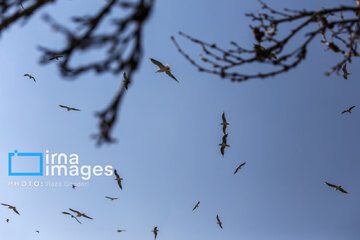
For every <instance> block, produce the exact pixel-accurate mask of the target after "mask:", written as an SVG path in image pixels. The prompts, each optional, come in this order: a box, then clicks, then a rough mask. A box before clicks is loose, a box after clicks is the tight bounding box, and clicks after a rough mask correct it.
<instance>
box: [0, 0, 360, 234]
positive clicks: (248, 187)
mask: <svg viewBox="0 0 360 240" xmlns="http://www.w3.org/2000/svg"><path fill="white" fill-rule="evenodd" d="M84 2H85V1H74V0H73V1H70V0H69V1H61V3H58V4H56V5H54V6H51V7H49V8H47V9H46V11H42V12H41V13H40V14H38V15H37V16H36V17H35V18H33V19H32V20H31V21H30V22H28V23H27V24H25V25H24V26H21V24H18V25H17V26H14V27H12V28H11V29H9V30H6V32H4V33H3V34H2V35H1V38H0V73H1V75H0V76H1V87H0V108H1V111H0V122H1V124H0V133H1V140H0V142H1V144H0V153H1V159H2V160H1V164H0V192H1V194H0V202H2V203H9V204H13V205H15V206H17V208H18V210H19V211H20V213H21V216H17V215H15V214H14V213H12V212H11V211H10V210H8V209H6V208H5V207H2V206H1V207H0V230H1V234H2V236H3V238H4V239H7V240H18V239H53V240H60V239H70V240H71V239H74V240H75V239H88V240H92V239H99V238H106V239H108V238H109V239H110V238H115V239H129V240H132V239H153V235H152V233H151V230H152V228H153V227H154V226H158V227H159V230H160V232H159V236H158V239H159V240H161V239H173V240H180V239H189V240H190V239H209V240H212V239H229V240H232V239H234V240H235V239H239V238H241V239H249V240H258V239H259V240H262V239H267V240H269V239H270V240H271V239H274V240H275V239H276V240H282V239H284V240H285V239H294V240H296V239H319V240H321V239H324V240H325V239H326V240H332V239H334V240H335V239H346V240H347V239H349V240H352V239H358V238H359V236H360V230H359V227H358V224H357V223H358V219H359V215H360V208H359V207H358V203H359V201H360V190H359V188H358V187H357V183H359V180H360V175H359V169H360V162H359V161H358V159H359V156H360V148H358V145H359V143H360V128H359V126H358V123H359V120H360V114H359V111H358V110H359V109H357V108H355V109H354V111H353V114H352V115H351V116H350V115H341V114H340V112H341V111H342V110H343V109H345V108H348V107H349V106H351V105H358V104H359V102H360V98H359V94H358V89H359V87H360V83H359V82H358V81H356V80H357V78H358V76H359V74H360V71H359V68H358V67H357V66H358V65H359V60H354V61H353V63H352V64H350V65H348V70H349V71H350V72H351V73H352V75H351V76H350V78H349V80H348V81H345V80H343V79H342V78H341V77H340V76H336V75H333V76H330V77H325V76H324V74H323V73H324V72H325V71H326V70H327V69H328V68H329V67H330V66H332V64H333V63H335V61H336V60H338V57H337V56H335V55H333V54H332V53H330V52H325V51H323V46H322V45H321V44H320V43H318V42H314V43H313V44H312V45H311V46H310V49H311V51H310V52H309V56H308V59H307V61H306V62H304V63H303V64H302V65H300V66H299V67H298V68H297V69H295V70H294V71H291V72H290V73H287V74H284V75H280V76H277V77H275V78H271V79H267V80H251V81H248V82H244V83H241V84H239V83H231V82H228V81H226V80H222V79H220V78H218V77H216V76H212V75H207V74H204V73H199V72H197V71H196V69H195V68H193V67H192V66H191V65H190V64H189V63H188V62H187V61H186V60H185V59H184V58H183V57H182V56H181V55H180V54H179V53H178V52H177V50H176V49H175V47H174V45H173V44H172V42H171V41H170V36H171V35H176V33H177V32H178V31H183V32H185V33H188V34H190V35H192V36H194V37H198V38H200V39H203V40H206V41H208V42H216V43H218V44H221V45H223V46H227V44H228V43H229V41H230V40H234V41H237V42H239V43H240V44H243V45H248V46H249V45H251V44H253V35H252V33H251V31H250V30H249V28H248V25H249V24H251V22H250V21H249V19H247V18H246V17H245V16H244V14H245V13H246V12H251V11H256V10H257V9H259V5H258V3H257V2H256V1H238V0H228V1H215V0H207V1H203V0H196V1H181V0H172V1H166V0H157V1H156V5H155V8H154V12H153V14H152V16H151V18H150V21H149V22H148V23H147V24H146V27H145V39H144V49H145V52H144V57H143V61H142V63H141V65H140V70H139V71H138V72H137V73H136V75H135V76H134V77H135V78H134V82H135V83H134V84H133V85H131V87H130V89H129V91H128V92H127V94H126V97H125V101H124V104H123V105H122V108H121V115H120V118H119V121H118V123H117V125H116V128H115V130H114V136H115V137H117V138H118V139H119V142H118V143H117V144H114V145H109V146H103V147H101V148H97V147H95V144H94V142H93V141H92V140H91V139H90V138H89V135H90V134H92V133H96V131H97V119H96V118H95V117H94V113H95V112H96V111H99V110H102V109H103V108H105V107H106V106H107V104H108V103H109V102H110V101H111V99H112V97H113V96H114V94H115V93H116V91H117V89H118V88H119V85H120V83H121V80H122V79H121V76H116V77H114V76H111V75H104V76H98V75H94V74H92V73H88V74H85V75H83V76H81V77H79V78H77V79H76V80H69V79H63V78H62V77H61V76H60V75H59V73H58V72H57V69H56V67H55V65H47V66H40V65H39V64H38V59H39V56H40V53H39V52H38V50H37V48H36V47H37V46H39V45H46V46H56V45H58V44H61V43H62V39H61V36H59V35H57V34H56V33H54V32H52V31H51V29H50V28H49V27H48V26H47V25H46V24H45V23H43V22H42V20H41V15H42V14H43V13H45V12H47V13H50V14H51V15H53V16H54V17H55V18H57V19H60V20H61V21H66V19H68V17H69V16H71V15H74V14H79V13H86V12H92V11H93V10H94V9H97V7H99V6H101V5H102V4H103V1H100V0H97V1H95V0H93V1H89V2H88V1H86V2H87V4H86V5H85V4H84ZM267 2H268V3H271V4H272V6H273V7H275V8H283V7H289V8H290V7H292V8H300V9H302V8H308V9H310V8H311V9H318V8H321V7H322V6H328V1H325V0H321V1H316V2H315V1H305V2H300V1H295V0H291V1H284V0H276V1H271V2H270V1H267ZM338 2H340V1H334V2H333V3H332V4H336V3H338ZM352 2H353V1H350V0H347V1H346V3H349V4H352ZM342 3H343V1H342ZM179 40H180V43H181V44H182V46H184V48H185V49H187V50H188V51H195V50H196V51H198V49H197V48H196V47H195V46H194V45H192V44H190V43H189V42H186V41H184V40H182V39H179ZM195 54H197V52H196V53H195ZM92 57H96V55H95V54H94V55H92ZM150 57H152V58H155V59H158V60H160V61H162V62H164V63H169V64H170V65H171V66H172V67H173V73H174V75H175V76H176V77H177V78H178V79H179V80H180V82H181V83H180V84H177V83H176V82H175V81H173V80H171V79H170V78H169V77H168V76H166V75H164V74H155V73H154V72H155V71H156V67H155V66H154V65H153V64H151V62H150V61H149V60H148V58H150ZM244 70H245V71H246V69H244ZM25 73H30V74H32V75H34V76H35V77H36V79H37V83H36V84H34V83H33V82H32V81H30V80H29V79H27V78H25V77H23V75H24V74H25ZM59 104H63V105H71V106H74V107H78V108H80V109H82V111H81V112H66V111H64V110H63V109H60V108H59V107H58V105H59ZM222 111H225V112H226V114H227V118H228V121H229V122H230V123H231V125H230V126H229V128H228V132H229V137H228V142H229V144H230V145H231V147H230V148H229V149H227V151H226V153H225V157H224V158H223V157H222V156H221V155H220V152H219V148H218V144H219V143H220V141H221V137H222V132H221V126H220V125H219V124H220V122H221V113H222ZM15 149H17V150H19V151H21V152H45V150H50V151H51V152H64V153H68V154H71V153H77V154H78V155H79V157H80V164H81V165H86V164H87V165H88V164H90V165H103V166H105V165H113V166H114V167H115V168H116V169H118V171H119V174H120V175H121V176H122V177H123V178H124V182H123V186H124V190H123V191H120V190H119V189H118V187H117V185H116V182H115V181H114V180H113V177H105V176H102V177H93V178H92V179H91V180H90V181H89V184H88V185H87V186H86V187H81V188H80V187H79V188H77V189H75V190H73V189H71V188H69V187H67V188H66V187H59V188H55V187H54V188H50V187H39V188H35V187H12V186H8V183H9V181H22V180H25V181H33V180H39V181H48V180H49V181H58V182H64V181H74V182H78V181H80V178H76V177H56V178H47V177H31V178H30V177H9V176H8V175H7V170H8V169H7V167H8V165H7V154H8V152H13V151H14V150H15ZM244 161H246V162H247V165H245V167H244V168H243V169H242V170H241V171H240V172H239V173H238V174H237V175H236V176H233V171H234V170H235V168H236V166H237V165H238V164H240V163H241V162H244ZM324 181H329V182H332V183H335V184H341V185H343V186H344V188H345V189H347V190H348V191H349V192H350V194H348V195H344V194H341V193H339V192H334V191H333V190H332V189H329V188H328V187H326V186H325V185H324ZM105 195H109V196H114V197H119V200H117V201H112V202H110V201H109V200H107V199H105V198H104V196H105ZM197 201H201V203H200V206H199V208H198V209H197V210H196V211H195V212H192V211H191V210H192V207H193V206H194V204H195V203H196V202H197ZM68 208H74V209H77V210H80V211H82V212H85V213H87V214H88V215H89V216H91V217H93V218H94V220H93V221H91V220H84V221H83V224H82V225H80V224H77V223H76V222H75V221H74V220H72V219H70V218H68V217H67V216H64V215H62V214H61V212H62V211H65V210H67V209H68ZM216 214H219V216H220V218H221V220H222V222H223V226H224V229H223V230H221V229H220V228H219V227H218V226H217V225H216ZM6 218H10V222H9V223H6V222H5V219H6ZM37 229H38V230H40V232H41V233H40V234H39V235H36V234H35V230H37ZM117 229H126V230H127V231H126V232H124V233H117V232H116V230H117Z"/></svg>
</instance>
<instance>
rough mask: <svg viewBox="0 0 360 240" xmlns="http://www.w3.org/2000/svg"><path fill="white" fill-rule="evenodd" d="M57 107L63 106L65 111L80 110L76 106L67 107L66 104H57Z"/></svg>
mask: <svg viewBox="0 0 360 240" xmlns="http://www.w3.org/2000/svg"><path fill="white" fill-rule="evenodd" d="M59 107H62V108H65V109H66V110H67V111H71V110H72V111H80V109H77V108H73V107H68V106H64V105H59Z"/></svg>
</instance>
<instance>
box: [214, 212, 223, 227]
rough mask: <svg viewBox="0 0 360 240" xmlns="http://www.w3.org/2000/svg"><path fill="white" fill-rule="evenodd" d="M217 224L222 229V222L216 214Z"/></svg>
mask: <svg viewBox="0 0 360 240" xmlns="http://www.w3.org/2000/svg"><path fill="white" fill-rule="evenodd" d="M216 219H217V224H219V226H220V228H221V229H222V228H223V227H222V222H221V221H220V218H219V215H216Z"/></svg>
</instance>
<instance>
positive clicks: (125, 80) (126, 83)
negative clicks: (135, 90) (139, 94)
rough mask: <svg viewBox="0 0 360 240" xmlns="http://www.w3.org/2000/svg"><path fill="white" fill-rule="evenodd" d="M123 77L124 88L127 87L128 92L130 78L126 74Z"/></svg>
mask: <svg viewBox="0 0 360 240" xmlns="http://www.w3.org/2000/svg"><path fill="white" fill-rule="evenodd" d="M123 77H124V80H123V82H124V87H125V89H126V90H128V86H129V84H130V81H129V78H128V77H127V75H126V72H124V73H123Z"/></svg>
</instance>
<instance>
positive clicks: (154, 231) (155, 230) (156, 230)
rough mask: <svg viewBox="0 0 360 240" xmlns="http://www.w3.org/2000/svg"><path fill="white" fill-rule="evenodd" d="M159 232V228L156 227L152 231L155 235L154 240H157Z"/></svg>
mask: <svg viewBox="0 0 360 240" xmlns="http://www.w3.org/2000/svg"><path fill="white" fill-rule="evenodd" d="M158 231H159V230H158V227H154V229H153V230H152V232H153V233H154V239H156V237H157V234H158Z"/></svg>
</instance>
